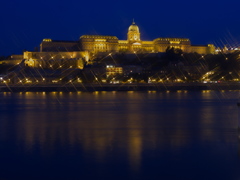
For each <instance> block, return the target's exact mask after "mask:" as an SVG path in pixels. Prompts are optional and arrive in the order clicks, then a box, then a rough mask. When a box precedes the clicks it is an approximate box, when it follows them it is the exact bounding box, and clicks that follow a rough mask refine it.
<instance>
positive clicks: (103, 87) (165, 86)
mask: <svg viewBox="0 0 240 180" xmlns="http://www.w3.org/2000/svg"><path fill="white" fill-rule="evenodd" d="M178 90H191V91H195V90H240V83H238V82H224V83H149V84H147V83H132V84H83V83H67V84H24V85H23V84H21V85H20V84H17V85H14V84H1V85H0V92H76V91H83V92H94V91H178Z"/></svg>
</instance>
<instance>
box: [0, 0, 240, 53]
mask: <svg viewBox="0 0 240 180" xmlns="http://www.w3.org/2000/svg"><path fill="white" fill-rule="evenodd" d="M0 7H1V9H0V20H1V21H0V22H1V26H0V55H10V54H19V53H21V52H22V50H24V49H26V50H29V51H31V50H33V49H34V47H37V46H39V44H40V42H41V40H42V39H43V38H52V39H54V40H77V39H78V38H79V37H80V36H81V35H84V34H101V35H115V36H117V37H118V38H119V39H126V33H127V29H128V27H129V25H130V24H131V23H132V19H133V18H134V19H135V22H136V24H137V25H138V26H139V28H140V32H141V39H142V40H153V39H154V38H158V37H186V38H190V40H191V42H192V44H196V45H198V44H207V43H214V44H215V45H217V46H222V45H224V44H227V43H230V44H231V45H238V42H240V41H239V40H240V13H239V12H240V1H239V0H229V1H227V0H224V1H223V0H222V1H217V0H202V1H193V0H181V1H179V0H168V1H167V0H163V1H160V0H145V1H136V0H121V1H118V0H115V1H113V0H92V1H91V0H88V1H76V0H67V1H66V0H39V1H33V0H31V1H30V0H21V1H20V0H8V1H6V0H5V1H4V2H3V1H1V2H0ZM239 44H240V43H239Z"/></svg>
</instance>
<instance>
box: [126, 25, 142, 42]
mask: <svg viewBox="0 0 240 180" xmlns="http://www.w3.org/2000/svg"><path fill="white" fill-rule="evenodd" d="M127 36H128V42H139V41H140V32H139V28H138V26H137V25H136V24H135V22H134V21H133V22H132V24H131V25H130V26H129V28H128V33H127Z"/></svg>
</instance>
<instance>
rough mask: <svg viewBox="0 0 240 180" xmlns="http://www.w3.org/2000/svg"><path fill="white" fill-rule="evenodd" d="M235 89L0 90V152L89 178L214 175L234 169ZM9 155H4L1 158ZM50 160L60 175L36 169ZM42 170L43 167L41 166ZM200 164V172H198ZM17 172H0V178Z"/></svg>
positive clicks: (236, 161) (68, 175) (36, 172)
mask: <svg viewBox="0 0 240 180" xmlns="http://www.w3.org/2000/svg"><path fill="white" fill-rule="evenodd" d="M238 95H239V92H238V91H226V92H217V91H198V92H188V91H177V92H154V91H150V92H93V93H86V92H76V93H63V92H52V93H44V92H38V93H33V92H25V93H2V94H0V99H1V100H0V105H1V106H0V113H1V121H0V142H1V144H3V145H4V146H2V147H1V148H0V152H1V154H2V155H0V158H3V157H4V156H7V157H12V156H13V157H16V158H17V159H18V160H14V159H11V158H10V162H11V163H13V164H19V165H20V164H21V163H23V162H25V161H30V159H35V160H36V163H33V164H34V166H35V169H34V167H32V166H31V165H29V164H26V163H23V167H25V168H29V169H31V170H32V174H31V173H30V175H31V176H32V177H34V178H35V179H36V178H39V179H41V178H43V177H45V176H53V175H54V176H56V177H66V178H69V179H73V178H80V177H82V178H87V177H89V173H88V171H92V172H91V173H92V174H91V176H93V177H95V178H96V177H105V178H106V179H108V178H109V179H111V178H115V179H117V178H123V177H124V178H129V179H131V178H138V179H146V177H152V179H153V178H156V179H159V178H176V177H178V176H181V177H182V178H185V179H193V177H194V179H201V178H204V177H205V176H208V177H211V178H215V177H216V174H215V173H220V175H219V177H218V179H221V178H225V177H228V176H229V175H230V174H231V176H233V177H239V176H238V175H237V174H235V173H236V172H237V171H236V169H237V168H239V167H240V165H239V159H238V155H237V154H238V152H239V150H238V146H239V145H238V141H237V106H236V102H237V97H238ZM21 157H24V159H21ZM56 158H57V159H56ZM19 159H20V160H19ZM61 159H63V160H65V161H61ZM7 161H9V160H4V158H3V160H2V162H1V165H4V166H5V164H8V163H9V162H7ZM46 161H49V162H50V163H49V164H46ZM217 162H218V163H220V164H218V165H216V163H217ZM53 165H54V166H55V168H58V169H59V172H58V174H57V175H56V174H55V171H54V170H46V169H43V170H40V169H41V167H42V166H44V167H45V166H46V168H50V169H51V167H52V166H53ZM215 165H216V166H215ZM214 166H215V167H214ZM197 167H198V168H197ZM207 167H208V168H211V169H212V171H211V172H209V171H208V168H207ZM75 168H78V171H80V172H81V173H80V174H79V173H77V172H75V171H73V169H75ZM159 168H160V170H159ZM226 168H227V170H226ZM79 169H81V170H79ZM219 169H225V171H222V172H221V171H220V172H219ZM5 170H8V171H11V172H12V173H13V174H16V175H15V176H16V177H17V176H18V175H19V171H20V170H19V169H18V168H17V167H15V168H12V169H11V170H9V167H8V166H5ZM44 170H45V172H46V174H43V175H42V174H41V173H39V172H41V171H44ZM84 170H85V171H84ZM190 170H191V172H187V171H190ZM198 170H199V171H202V173H203V174H201V175H199V176H195V174H196V173H199V172H198ZM109 171H111V172H109ZM119 171H121V173H120V172H119ZM161 171H162V172H161ZM171 171H174V172H178V176H177V175H174V174H172V173H171ZM160 172H161V173H160ZM20 174H21V175H22V176H23V177H27V176H28V175H29V174H27V173H22V172H21V173H20ZM15 176H14V175H11V176H9V177H10V178H7V177H8V174H6V173H5V174H4V173H0V179H1V178H7V179H11V178H12V179H15Z"/></svg>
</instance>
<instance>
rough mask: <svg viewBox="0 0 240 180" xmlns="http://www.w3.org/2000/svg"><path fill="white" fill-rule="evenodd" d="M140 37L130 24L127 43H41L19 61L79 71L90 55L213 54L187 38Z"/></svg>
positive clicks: (87, 39)
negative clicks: (169, 51) (175, 50)
mask: <svg viewBox="0 0 240 180" xmlns="http://www.w3.org/2000/svg"><path fill="white" fill-rule="evenodd" d="M140 35H141V34H140V30H139V27H138V26H137V25H136V24H135V22H133V23H132V24H131V25H130V26H129V28H128V33H127V40H119V39H118V38H117V37H116V36H102V35H83V36H81V37H80V39H79V40H78V41H56V40H52V39H43V41H42V42H41V44H40V51H39V52H29V51H26V52H24V54H23V57H22V59H25V63H26V64H27V65H28V66H33V67H39V66H45V67H46V66H49V65H50V66H52V65H53V64H54V63H55V64H58V65H59V64H64V63H65V65H66V66H70V67H71V66H72V67H75V68H76V67H77V68H80V69H82V68H83V64H84V61H88V60H89V59H91V57H92V56H93V55H97V54H99V53H100V54H104V53H119V52H125V53H159V52H165V51H166V49H167V48H168V47H173V48H178V49H181V50H182V51H183V52H186V53H191V52H196V53H199V54H211V53H212V54H213V53H214V52H215V47H214V45H212V44H208V45H205V46H194V45H191V42H190V40H189V39H187V38H157V39H154V40H153V41H142V40H141V36H140ZM19 58H20V57H19V56H12V60H14V59H16V60H17V59H19ZM69 60H71V61H69ZM56 61H58V62H57V63H56Z"/></svg>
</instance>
